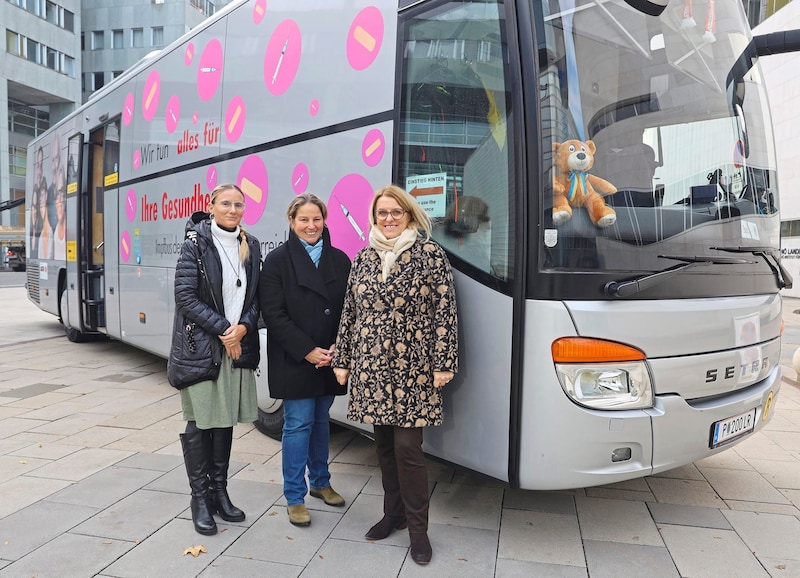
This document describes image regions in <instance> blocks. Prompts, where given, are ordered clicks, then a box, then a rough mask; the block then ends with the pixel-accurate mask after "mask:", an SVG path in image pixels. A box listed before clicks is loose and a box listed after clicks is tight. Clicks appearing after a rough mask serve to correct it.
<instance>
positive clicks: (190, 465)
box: [181, 429, 217, 536]
mask: <svg viewBox="0 0 800 578" xmlns="http://www.w3.org/2000/svg"><path fill="white" fill-rule="evenodd" d="M181 445H182V446H183V463H184V464H185V465H186V474H187V475H188V476H189V487H190V488H191V489H192V500H191V508H192V522H194V529H195V530H196V531H197V532H198V533H200V534H204V535H206V536H210V535H211V534H216V533H217V524H216V522H214V516H213V510H212V509H211V504H210V503H209V499H208V498H209V493H208V488H209V481H210V480H209V477H208V475H209V471H210V470H211V440H210V438H209V435H208V432H207V431H204V430H198V429H195V430H194V431H191V432H186V433H182V434H181Z"/></svg>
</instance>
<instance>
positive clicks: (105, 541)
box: [103, 540, 114, 544]
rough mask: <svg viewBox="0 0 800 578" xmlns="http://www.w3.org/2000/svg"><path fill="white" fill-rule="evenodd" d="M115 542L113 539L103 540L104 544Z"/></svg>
mask: <svg viewBox="0 0 800 578" xmlns="http://www.w3.org/2000/svg"><path fill="white" fill-rule="evenodd" d="M113 543H114V542H112V541H111V540H103V544H113Z"/></svg>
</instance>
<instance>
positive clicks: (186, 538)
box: [103, 519, 244, 578]
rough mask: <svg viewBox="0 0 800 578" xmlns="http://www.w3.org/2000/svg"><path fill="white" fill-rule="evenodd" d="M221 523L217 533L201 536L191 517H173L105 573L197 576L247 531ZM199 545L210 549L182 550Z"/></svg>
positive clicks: (131, 577)
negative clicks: (197, 551)
mask: <svg viewBox="0 0 800 578" xmlns="http://www.w3.org/2000/svg"><path fill="white" fill-rule="evenodd" d="M218 527H219V528H220V531H219V532H218V533H217V534H214V535H213V536H201V535H200V534H198V533H197V532H195V531H194V526H193V525H192V522H191V520H182V519H177V520H172V521H171V522H169V523H168V524H167V525H166V526H164V527H163V528H161V529H160V530H159V531H158V532H156V533H155V534H153V535H152V536H150V537H149V538H147V539H146V540H145V541H143V542H142V543H141V544H138V545H137V546H136V548H134V549H133V550H131V551H130V552H128V553H127V554H125V555H124V556H122V558H120V559H119V560H117V561H116V562H114V563H113V564H111V565H110V566H108V567H107V568H106V569H105V570H104V572H103V575H107V576H114V577H115V578H142V577H144V576H147V577H150V576H153V577H156V576H159V577H160V576H164V577H167V576H168V577H169V578H194V577H195V576H197V575H198V574H200V573H201V572H202V571H203V570H204V569H206V568H207V567H209V566H210V565H211V564H213V562H214V560H215V559H216V558H217V556H219V555H220V554H221V553H222V552H224V551H225V549H226V548H228V547H229V546H230V545H231V543H233V542H234V541H236V540H237V539H238V538H239V537H240V536H241V535H242V532H244V528H238V527H236V526H229V525H218ZM222 530H224V532H223V531H222ZM196 545H202V546H203V547H205V549H206V550H207V553H201V554H200V555H198V556H197V557H196V558H195V557H194V556H192V555H191V554H185V555H184V554H183V552H184V551H185V549H186V548H190V547H192V546H196Z"/></svg>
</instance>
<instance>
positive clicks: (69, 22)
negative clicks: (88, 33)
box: [63, 9, 75, 32]
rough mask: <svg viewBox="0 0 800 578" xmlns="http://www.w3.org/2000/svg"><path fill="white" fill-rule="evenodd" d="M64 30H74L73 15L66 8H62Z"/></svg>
mask: <svg viewBox="0 0 800 578" xmlns="http://www.w3.org/2000/svg"><path fill="white" fill-rule="evenodd" d="M63 26H64V30H69V31H70V32H75V15H74V14H73V13H72V12H70V11H69V10H67V9H64V25H63Z"/></svg>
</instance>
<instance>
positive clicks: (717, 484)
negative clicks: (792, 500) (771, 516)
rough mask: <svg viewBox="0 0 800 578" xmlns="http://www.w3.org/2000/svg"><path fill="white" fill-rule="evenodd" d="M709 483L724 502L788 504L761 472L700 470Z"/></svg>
mask: <svg viewBox="0 0 800 578" xmlns="http://www.w3.org/2000/svg"><path fill="white" fill-rule="evenodd" d="M700 471H701V472H703V475H704V476H706V478H708V483H709V484H711V487H713V488H714V490H715V491H716V492H717V494H718V495H719V497H720V498H722V499H723V500H741V501H745V502H770V503H773V504H785V503H787V500H786V497H785V496H783V495H782V494H781V493H780V492H779V491H778V490H776V489H775V488H773V487H772V486H771V485H770V484H769V482H768V481H767V480H765V479H764V478H763V476H762V475H761V474H760V473H759V472H743V471H738V470H728V471H723V470H719V469H712V468H709V469H704V468H700Z"/></svg>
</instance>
